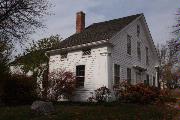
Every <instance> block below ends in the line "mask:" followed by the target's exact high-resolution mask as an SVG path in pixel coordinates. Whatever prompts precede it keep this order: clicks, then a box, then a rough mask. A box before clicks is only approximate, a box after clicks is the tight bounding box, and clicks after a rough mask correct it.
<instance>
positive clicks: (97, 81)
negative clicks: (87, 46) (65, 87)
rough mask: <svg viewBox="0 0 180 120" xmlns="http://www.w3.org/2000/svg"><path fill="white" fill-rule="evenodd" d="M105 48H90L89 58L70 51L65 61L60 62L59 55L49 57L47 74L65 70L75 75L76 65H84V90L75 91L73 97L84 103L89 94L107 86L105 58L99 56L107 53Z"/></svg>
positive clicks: (80, 52)
mask: <svg viewBox="0 0 180 120" xmlns="http://www.w3.org/2000/svg"><path fill="white" fill-rule="evenodd" d="M107 50H108V49H107V47H96V48H92V50H91V55H90V56H82V51H81V50H78V51H71V52H69V53H68V56H67V59H64V60H61V55H60V54H57V55H53V56H50V62H49V72H52V71H53V70H56V69H65V70H67V71H71V72H73V73H74V74H75V73H76V66H77V65H85V83H84V88H81V89H77V90H76V92H75V95H74V100H75V101H77V100H78V101H79V100H80V101H86V100H87V98H88V97H89V96H90V92H92V91H94V90H95V89H97V88H99V87H101V86H103V85H105V86H108V82H107V81H108V80H107V79H108V78H107V77H106V76H107V75H108V73H106V70H107V69H106V67H107V56H106V55H105V56H103V55H101V54H102V53H107Z"/></svg>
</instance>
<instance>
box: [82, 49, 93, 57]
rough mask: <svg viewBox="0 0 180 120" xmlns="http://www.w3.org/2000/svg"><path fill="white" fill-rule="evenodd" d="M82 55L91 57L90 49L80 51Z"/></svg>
mask: <svg viewBox="0 0 180 120" xmlns="http://www.w3.org/2000/svg"><path fill="white" fill-rule="evenodd" d="M82 52H83V53H82V55H83V56H85V55H91V49H85V50H82Z"/></svg>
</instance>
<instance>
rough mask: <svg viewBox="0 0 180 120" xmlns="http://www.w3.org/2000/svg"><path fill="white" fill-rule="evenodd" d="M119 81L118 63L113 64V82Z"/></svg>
mask: <svg viewBox="0 0 180 120" xmlns="http://www.w3.org/2000/svg"><path fill="white" fill-rule="evenodd" d="M119 82H120V65H117V64H114V83H115V84H119Z"/></svg>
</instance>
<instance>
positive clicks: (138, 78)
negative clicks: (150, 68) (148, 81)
mask: <svg viewBox="0 0 180 120" xmlns="http://www.w3.org/2000/svg"><path fill="white" fill-rule="evenodd" d="M140 82H141V72H136V83H140Z"/></svg>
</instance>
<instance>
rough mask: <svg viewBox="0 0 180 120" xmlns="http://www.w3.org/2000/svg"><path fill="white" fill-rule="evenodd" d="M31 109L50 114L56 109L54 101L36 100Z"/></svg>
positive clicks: (38, 112)
mask: <svg viewBox="0 0 180 120" xmlns="http://www.w3.org/2000/svg"><path fill="white" fill-rule="evenodd" d="M31 110H32V111H33V112H35V113H37V114H49V113H52V112H54V111H55V109H54V106H53V104H52V102H44V101H35V102H33V104H32V105H31Z"/></svg>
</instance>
